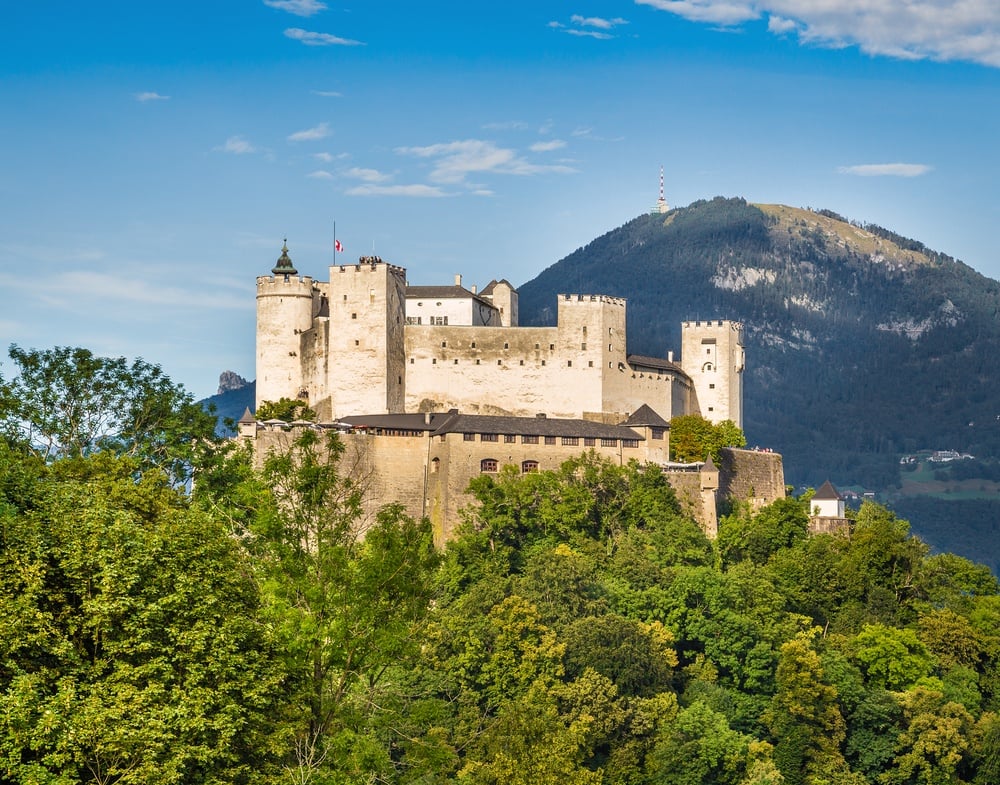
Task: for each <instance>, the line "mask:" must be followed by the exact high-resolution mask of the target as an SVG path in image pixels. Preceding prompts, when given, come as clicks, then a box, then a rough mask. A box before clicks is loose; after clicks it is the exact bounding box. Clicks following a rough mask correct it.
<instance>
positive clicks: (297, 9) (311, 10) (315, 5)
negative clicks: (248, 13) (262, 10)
mask: <svg viewBox="0 0 1000 785" xmlns="http://www.w3.org/2000/svg"><path fill="white" fill-rule="evenodd" d="M264 5H266V6H268V7H269V8H277V9H278V10H279V11H287V12H288V13H290V14H295V15H296V16H312V15H313V14H318V13H319V12H320V11H325V10H326V3H322V2H320V0H264Z"/></svg>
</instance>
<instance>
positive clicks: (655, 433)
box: [650, 428, 663, 439]
mask: <svg viewBox="0 0 1000 785" xmlns="http://www.w3.org/2000/svg"><path fill="white" fill-rule="evenodd" d="M650 435H651V436H652V437H653V438H654V439H662V438H663V428H650Z"/></svg>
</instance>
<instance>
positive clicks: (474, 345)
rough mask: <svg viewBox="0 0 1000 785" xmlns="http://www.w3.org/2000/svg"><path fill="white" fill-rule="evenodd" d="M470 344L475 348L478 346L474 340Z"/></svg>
mask: <svg viewBox="0 0 1000 785" xmlns="http://www.w3.org/2000/svg"><path fill="white" fill-rule="evenodd" d="M470 346H471V347H472V348H473V349H475V348H476V342H475V341H473V342H472V343H471V344H470Z"/></svg>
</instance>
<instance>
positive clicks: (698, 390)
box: [681, 319, 745, 428]
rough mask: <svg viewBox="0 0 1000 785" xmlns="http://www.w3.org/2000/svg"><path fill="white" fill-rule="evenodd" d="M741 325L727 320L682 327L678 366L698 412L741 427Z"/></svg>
mask: <svg viewBox="0 0 1000 785" xmlns="http://www.w3.org/2000/svg"><path fill="white" fill-rule="evenodd" d="M744 362H745V357H744V351H743V325H742V324H741V323H740V322H732V321H729V320H727V319H718V320H711V321H707V322H705V321H694V322H684V323H683V324H682V325H681V367H682V368H683V369H684V372H685V373H686V374H687V375H688V376H690V377H691V381H692V382H693V384H694V391H695V401H696V407H697V412H698V413H699V414H701V416H702V417H704V418H705V419H706V420H709V421H711V422H713V423H719V422H722V421H723V420H732V421H733V422H734V423H736V425H737V426H738V427H739V428H742V427H743V366H744Z"/></svg>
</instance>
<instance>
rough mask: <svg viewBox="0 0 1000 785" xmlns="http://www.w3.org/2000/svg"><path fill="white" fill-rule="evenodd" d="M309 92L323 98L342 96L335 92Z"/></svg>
mask: <svg viewBox="0 0 1000 785" xmlns="http://www.w3.org/2000/svg"><path fill="white" fill-rule="evenodd" d="M309 92H310V93H312V94H313V95H318V96H322V97H323V98H340V97H341V96H343V93H338V92H337V91H336V90H310V91H309Z"/></svg>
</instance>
